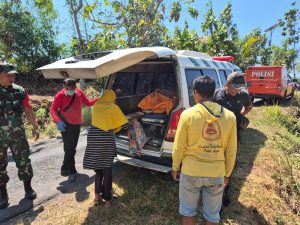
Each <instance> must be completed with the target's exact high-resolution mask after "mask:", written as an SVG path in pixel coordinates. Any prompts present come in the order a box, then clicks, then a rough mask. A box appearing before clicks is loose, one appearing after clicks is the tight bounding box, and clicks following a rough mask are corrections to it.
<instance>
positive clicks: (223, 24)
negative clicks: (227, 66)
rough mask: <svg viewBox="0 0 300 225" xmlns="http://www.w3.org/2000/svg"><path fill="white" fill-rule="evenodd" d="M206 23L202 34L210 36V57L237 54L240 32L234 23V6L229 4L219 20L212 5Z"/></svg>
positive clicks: (208, 45) (208, 43)
mask: <svg viewBox="0 0 300 225" xmlns="http://www.w3.org/2000/svg"><path fill="white" fill-rule="evenodd" d="M207 6H208V10H207V12H206V14H205V21H204V23H202V26H201V28H202V32H204V33H205V34H206V35H207V36H208V41H207V50H208V53H209V54H210V55H231V56H235V55H236V52H237V48H236V44H235V43H236V41H237V38H238V31H237V27H236V24H234V23H233V21H232V4H231V2H228V3H227V5H226V7H225V8H224V9H223V11H222V12H221V15H220V17H219V19H217V18H216V16H215V12H214V10H213V8H212V3H211V2H210V3H209V4H208V5H207Z"/></svg>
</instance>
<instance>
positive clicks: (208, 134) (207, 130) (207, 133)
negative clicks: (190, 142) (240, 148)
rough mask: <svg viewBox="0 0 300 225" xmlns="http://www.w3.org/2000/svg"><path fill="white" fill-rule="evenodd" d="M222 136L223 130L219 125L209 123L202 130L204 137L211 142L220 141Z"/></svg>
mask: <svg viewBox="0 0 300 225" xmlns="http://www.w3.org/2000/svg"><path fill="white" fill-rule="evenodd" d="M220 136H221V129H220V126H219V124H218V123H216V122H214V123H208V122H205V124H204V127H203V130H202V137H203V138H204V139H206V140H209V141H215V140H218V139H219V138H220Z"/></svg>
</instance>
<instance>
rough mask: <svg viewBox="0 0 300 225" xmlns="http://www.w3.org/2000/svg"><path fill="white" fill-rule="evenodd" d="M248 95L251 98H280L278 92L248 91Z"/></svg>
mask: <svg viewBox="0 0 300 225" xmlns="http://www.w3.org/2000/svg"><path fill="white" fill-rule="evenodd" d="M250 96H251V97H253V98H280V97H281V96H280V95H279V94H278V95H277V94H255V93H250Z"/></svg>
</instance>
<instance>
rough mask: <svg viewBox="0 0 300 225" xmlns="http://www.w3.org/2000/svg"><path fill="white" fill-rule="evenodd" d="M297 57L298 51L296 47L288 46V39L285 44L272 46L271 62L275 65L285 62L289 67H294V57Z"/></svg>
mask: <svg viewBox="0 0 300 225" xmlns="http://www.w3.org/2000/svg"><path fill="white" fill-rule="evenodd" d="M296 57H297V53H296V51H295V50H294V49H289V48H288V40H285V41H284V42H283V46H282V47H279V46H272V57H271V64H272V65H275V66H281V65H283V64H285V65H286V66H287V68H292V64H293V62H294V59H295V58H296Z"/></svg>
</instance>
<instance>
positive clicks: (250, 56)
mask: <svg viewBox="0 0 300 225" xmlns="http://www.w3.org/2000/svg"><path fill="white" fill-rule="evenodd" d="M266 42H267V38H266V36H265V35H264V34H262V31H261V30H260V29H259V28H256V29H253V30H252V31H251V32H250V33H249V34H248V35H246V36H245V37H244V38H243V39H242V40H240V41H238V53H237V57H236V61H235V63H236V64H237V65H239V67H240V68H241V69H242V70H243V71H245V69H246V67H247V66H253V65H255V64H257V63H261V64H263V65H266V64H267V63H266V61H267V59H268V58H269V57H270V53H271V52H270V50H269V49H268V48H265V46H266Z"/></svg>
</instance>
